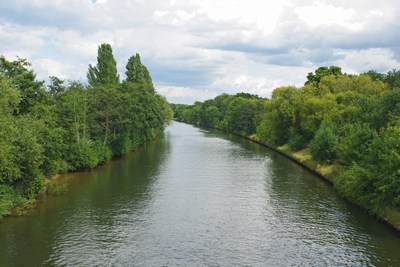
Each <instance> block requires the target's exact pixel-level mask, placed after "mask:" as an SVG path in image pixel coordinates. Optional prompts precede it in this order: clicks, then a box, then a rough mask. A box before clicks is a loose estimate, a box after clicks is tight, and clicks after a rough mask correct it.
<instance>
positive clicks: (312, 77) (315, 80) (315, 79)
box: [305, 66, 343, 85]
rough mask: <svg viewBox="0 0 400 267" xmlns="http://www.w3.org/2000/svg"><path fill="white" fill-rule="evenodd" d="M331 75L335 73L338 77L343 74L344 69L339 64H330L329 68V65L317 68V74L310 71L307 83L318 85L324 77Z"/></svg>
mask: <svg viewBox="0 0 400 267" xmlns="http://www.w3.org/2000/svg"><path fill="white" fill-rule="evenodd" d="M329 75H333V76H336V77H337V76H340V75H343V74H342V69H341V68H340V67H337V66H330V67H329V68H328V67H319V68H318V69H316V70H315V74H314V73H312V72H309V73H308V75H307V81H306V83H305V84H315V85H317V84H319V82H320V81H321V79H322V77H325V76H329Z"/></svg>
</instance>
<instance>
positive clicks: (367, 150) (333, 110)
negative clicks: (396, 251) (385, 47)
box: [172, 66, 400, 214]
mask: <svg viewBox="0 0 400 267" xmlns="http://www.w3.org/2000/svg"><path fill="white" fill-rule="evenodd" d="M172 106H173V110H174V113H175V117H176V119H177V120H180V121H183V122H188V123H192V124H196V125H203V126H207V127H214V128H219V129H222V130H225V131H227V132H232V133H237V134H240V135H244V136H248V137H252V138H253V139H256V140H259V141H261V142H263V143H265V144H268V145H270V146H272V147H275V148H277V147H278V148H281V149H283V150H286V151H289V153H294V152H297V151H300V152H298V153H303V154H307V153H308V154H309V155H311V156H312V159H313V160H314V161H316V162H317V163H319V164H321V165H326V166H333V167H334V168H333V170H334V172H335V173H337V174H338V175H337V177H335V179H334V185H335V187H336V188H337V190H338V191H339V192H340V194H342V195H343V196H345V197H347V198H349V199H351V200H352V201H354V202H356V203H358V204H359V205H361V206H363V207H365V208H367V209H368V210H370V211H372V212H374V213H378V214H380V211H379V210H380V209H382V207H388V208H389V209H394V210H399V209H400V117H399V115H400V71H397V70H393V71H390V72H388V73H387V74H381V73H377V72H375V71H369V72H367V73H364V74H361V75H347V74H343V73H342V71H341V69H340V68H339V67H335V66H332V67H320V68H318V69H317V70H316V71H315V72H314V73H309V74H308V76H307V82H306V83H305V85H304V86H303V87H301V88H297V87H294V86H284V87H279V88H277V89H275V90H274V91H273V93H272V97H271V98H270V99H263V98H260V97H258V96H255V95H250V94H246V93H240V94H237V95H227V94H222V95H220V96H217V97H216V98H214V99H211V100H207V101H204V102H196V103H195V104H194V105H180V104H175V105H172Z"/></svg>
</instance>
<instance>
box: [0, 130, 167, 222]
mask: <svg viewBox="0 0 400 267" xmlns="http://www.w3.org/2000/svg"><path fill="white" fill-rule="evenodd" d="M165 128H166V127H165ZM165 128H164V130H165ZM164 130H162V131H160V132H159V133H157V134H156V135H155V136H154V137H153V138H151V139H148V140H146V141H145V142H144V143H142V144H138V145H137V146H135V147H133V148H132V149H131V150H130V151H128V152H127V153H124V154H122V155H120V156H115V157H113V158H111V159H110V160H108V161H106V162H104V163H102V164H98V165H96V166H94V167H93V168H90V169H86V170H73V171H69V172H65V173H56V174H55V175H53V176H51V177H43V185H42V189H41V190H40V192H39V193H38V194H37V195H36V197H34V198H25V197H23V196H19V197H20V200H19V202H20V203H19V204H17V205H16V206H14V207H13V208H12V209H11V210H10V212H9V213H8V214H6V215H4V216H0V223H1V222H2V220H3V219H4V218H7V217H19V216H25V215H27V214H28V213H29V212H30V211H31V210H33V209H34V208H35V207H36V206H37V202H38V201H39V200H40V199H41V198H43V197H45V196H47V195H53V196H60V195H63V194H64V193H66V192H68V184H67V183H66V182H60V181H59V180H60V179H59V178H60V177H62V176H63V175H67V174H70V173H79V172H90V171H92V170H94V169H96V168H98V167H100V166H103V165H105V164H107V163H109V162H111V161H113V160H117V159H118V158H120V157H123V156H124V155H127V154H128V153H132V152H134V151H136V150H137V149H138V148H140V147H143V146H145V145H146V144H147V143H149V142H152V141H153V140H155V139H156V138H159V137H160V136H161V135H163V134H164V132H165V131H164ZM49 188H51V189H50V190H51V191H49Z"/></svg>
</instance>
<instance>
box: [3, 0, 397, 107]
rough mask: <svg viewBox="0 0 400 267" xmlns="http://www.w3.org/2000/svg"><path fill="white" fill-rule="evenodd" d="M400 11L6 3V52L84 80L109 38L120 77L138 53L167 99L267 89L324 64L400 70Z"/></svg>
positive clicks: (157, 2)
mask: <svg viewBox="0 0 400 267" xmlns="http://www.w3.org/2000/svg"><path fill="white" fill-rule="evenodd" d="M399 15H400V6H399V5H398V3H397V1H396V0H382V1H381V2H379V5H378V4H376V1H372V0H354V1H347V0H335V1H333V0H319V1H316V0H284V1H259V0H247V1H242V0H230V1H228V0H190V1H188V0H170V1H161V0H146V1H145V0H135V1H124V0H113V1H106V0H101V1H100V0H97V1H92V0H72V1H64V0H30V1H28V0H5V1H2V2H1V3H0V44H1V46H0V54H3V55H5V56H6V57H7V58H14V57H15V56H16V55H19V56H20V57H24V58H25V57H26V58H27V59H28V60H29V61H31V62H32V63H33V65H34V68H35V71H37V72H38V76H39V77H43V79H45V77H47V76H48V75H57V76H60V77H64V78H66V79H78V80H85V78H86V70H87V66H88V64H89V63H95V61H96V55H97V47H98V45H100V44H101V43H110V44H111V45H112V47H113V50H114V55H115V57H116V60H117V62H118V67H119V71H120V74H121V77H123V73H124V67H125V64H126V62H127V60H128V58H129V57H130V56H131V55H133V54H135V53H140V55H141V57H142V61H143V63H144V64H145V65H147V66H148V68H149V70H150V72H151V74H152V76H153V80H154V82H155V84H158V85H159V86H160V88H159V90H161V92H164V93H165V94H166V96H167V97H168V99H173V100H176V101H186V102H193V101H195V100H204V98H205V97H206V96H207V97H213V96H215V95H216V94H219V93H222V92H228V93H236V92H238V91H239V90H243V91H246V92H251V93H256V94H259V95H262V96H268V95H269V94H270V92H271V91H272V90H273V89H274V88H275V87H277V86H280V85H288V84H293V85H301V84H302V83H304V81H305V78H306V75H307V73H308V72H310V71H313V70H315V69H316V68H317V67H319V66H321V65H339V66H341V67H342V68H343V69H344V70H345V71H349V72H353V73H357V72H363V71H365V70H368V69H376V70H378V71H382V72H385V71H388V70H390V69H392V68H399V65H400V40H399V36H400V23H399V22H398V19H397V18H398V16H399Z"/></svg>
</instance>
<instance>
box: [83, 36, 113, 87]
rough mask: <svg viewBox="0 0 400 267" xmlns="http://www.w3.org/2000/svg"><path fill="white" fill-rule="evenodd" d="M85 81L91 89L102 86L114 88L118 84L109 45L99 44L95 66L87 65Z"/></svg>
mask: <svg viewBox="0 0 400 267" xmlns="http://www.w3.org/2000/svg"><path fill="white" fill-rule="evenodd" d="M87 79H88V82H89V84H90V85H91V86H92V87H96V86H104V87H113V88H116V87H117V86H118V84H119V75H118V72H117V63H116V61H115V58H114V56H113V52H112V48H111V45H109V44H101V45H100V46H99V49H98V52H97V65H96V66H95V67H93V66H92V65H91V64H89V70H88V73H87Z"/></svg>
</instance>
